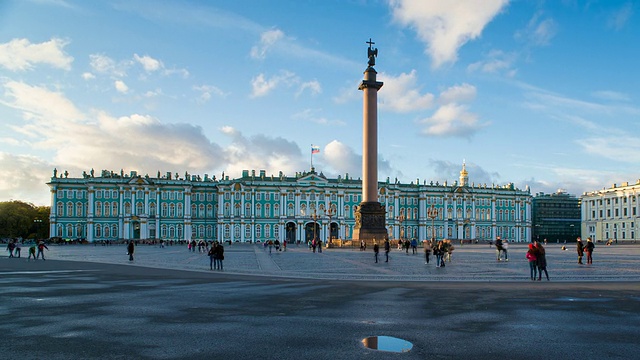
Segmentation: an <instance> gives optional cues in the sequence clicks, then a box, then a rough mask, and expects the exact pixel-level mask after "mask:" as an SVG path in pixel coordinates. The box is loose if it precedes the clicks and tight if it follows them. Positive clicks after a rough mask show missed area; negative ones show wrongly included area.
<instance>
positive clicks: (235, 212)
mask: <svg viewBox="0 0 640 360" xmlns="http://www.w3.org/2000/svg"><path fill="white" fill-rule="evenodd" d="M233 214H234V215H235V216H240V204H236V206H235V208H234V209H233Z"/></svg>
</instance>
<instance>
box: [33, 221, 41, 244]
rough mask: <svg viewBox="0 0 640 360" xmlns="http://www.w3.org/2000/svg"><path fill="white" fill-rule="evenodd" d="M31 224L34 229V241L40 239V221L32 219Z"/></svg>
mask: <svg viewBox="0 0 640 360" xmlns="http://www.w3.org/2000/svg"><path fill="white" fill-rule="evenodd" d="M33 224H34V225H35V228H36V240H38V239H39V238H40V226H41V225H42V219H34V220H33Z"/></svg>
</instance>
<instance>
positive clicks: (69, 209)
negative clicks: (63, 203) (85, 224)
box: [67, 202, 73, 216]
mask: <svg viewBox="0 0 640 360" xmlns="http://www.w3.org/2000/svg"><path fill="white" fill-rule="evenodd" d="M67 216H73V203H72V202H68V203H67Z"/></svg>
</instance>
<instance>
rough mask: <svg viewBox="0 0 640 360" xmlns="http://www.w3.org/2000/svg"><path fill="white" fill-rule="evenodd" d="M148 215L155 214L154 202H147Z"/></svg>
mask: <svg viewBox="0 0 640 360" xmlns="http://www.w3.org/2000/svg"><path fill="white" fill-rule="evenodd" d="M149 215H150V216H156V203H154V202H152V203H149Z"/></svg>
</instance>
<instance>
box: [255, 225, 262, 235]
mask: <svg viewBox="0 0 640 360" xmlns="http://www.w3.org/2000/svg"><path fill="white" fill-rule="evenodd" d="M261 238H262V226H260V224H258V225H256V239H261Z"/></svg>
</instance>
